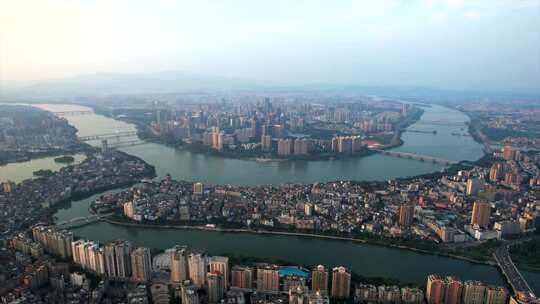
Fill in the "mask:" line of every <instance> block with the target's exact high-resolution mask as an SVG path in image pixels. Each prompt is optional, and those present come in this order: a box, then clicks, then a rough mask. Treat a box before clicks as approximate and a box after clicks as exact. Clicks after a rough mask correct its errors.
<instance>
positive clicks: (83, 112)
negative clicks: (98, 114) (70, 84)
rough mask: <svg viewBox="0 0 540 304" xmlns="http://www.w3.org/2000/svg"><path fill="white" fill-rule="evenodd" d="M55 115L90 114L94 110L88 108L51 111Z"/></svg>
mask: <svg viewBox="0 0 540 304" xmlns="http://www.w3.org/2000/svg"><path fill="white" fill-rule="evenodd" d="M53 113H54V114H55V115H58V116H79V115H90V114H94V111H90V110H81V111H60V112H53Z"/></svg>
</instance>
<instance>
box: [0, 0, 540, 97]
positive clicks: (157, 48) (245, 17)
mask: <svg viewBox="0 0 540 304" xmlns="http://www.w3.org/2000/svg"><path fill="white" fill-rule="evenodd" d="M173 70H175V71H184V72H188V73H193V74H197V75H212V76H222V77H230V78H236V79H250V80H255V81H258V82H263V83H268V84H272V85H301V84H314V83H324V84H358V85H373V86H402V87H403V86H421V87H433V88H447V89H460V90H493V91H516V92H517V91H519V92H532V93H535V94H537V93H539V92H540V0H477V1H466V0H411V1H397V0H342V1H317V0H309V1H307V0H306V1H284V0H273V1H249V0H232V1H201V0H199V1H187V0H186V1H173V0H157V1H133V0H130V1H127V0H118V1H107V0H96V1H89V0H88V1H87V0H50V1H40V0H17V1H10V0H0V81H1V82H4V84H6V83H8V84H12V83H17V82H24V83H27V82H29V81H36V80H37V81H43V80H51V79H63V78H70V77H75V76H78V75H91V74H98V73H127V74H131V73H133V74H138V73H154V72H159V71H173Z"/></svg>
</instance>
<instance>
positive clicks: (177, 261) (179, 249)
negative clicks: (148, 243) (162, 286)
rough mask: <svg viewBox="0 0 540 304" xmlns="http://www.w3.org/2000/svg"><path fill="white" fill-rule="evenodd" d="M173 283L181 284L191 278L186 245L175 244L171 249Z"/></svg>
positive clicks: (174, 284)
mask: <svg viewBox="0 0 540 304" xmlns="http://www.w3.org/2000/svg"><path fill="white" fill-rule="evenodd" d="M169 258H170V269H171V280H170V281H171V285H173V286H179V285H180V284H181V283H182V282H184V281H185V280H188V279H189V272H188V250H187V247H185V246H178V245H177V246H175V247H173V248H172V249H171V250H170V251H169Z"/></svg>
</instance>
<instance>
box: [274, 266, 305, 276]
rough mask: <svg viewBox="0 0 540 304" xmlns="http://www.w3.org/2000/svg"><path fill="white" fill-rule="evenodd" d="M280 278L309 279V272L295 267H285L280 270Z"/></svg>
mask: <svg viewBox="0 0 540 304" xmlns="http://www.w3.org/2000/svg"><path fill="white" fill-rule="evenodd" d="M279 276H280V277H302V278H305V279H307V278H309V272H307V271H304V270H302V268H299V267H294V266H285V267H281V268H280V269H279Z"/></svg>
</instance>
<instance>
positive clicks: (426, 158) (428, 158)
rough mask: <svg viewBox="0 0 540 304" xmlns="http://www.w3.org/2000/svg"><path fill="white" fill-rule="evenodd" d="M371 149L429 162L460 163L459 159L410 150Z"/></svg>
mask: <svg viewBox="0 0 540 304" xmlns="http://www.w3.org/2000/svg"><path fill="white" fill-rule="evenodd" d="M371 150H372V151H375V152H377V153H380V154H383V155H387V156H393V157H399V158H406V159H413V160H419V161H423V162H429V163H434V164H439V165H445V166H449V165H454V164H457V163H459V162H458V161H455V160H450V159H444V158H440V157H434V156H428V155H421V154H416V153H410V152H397V151H391V150H381V149H371Z"/></svg>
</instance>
